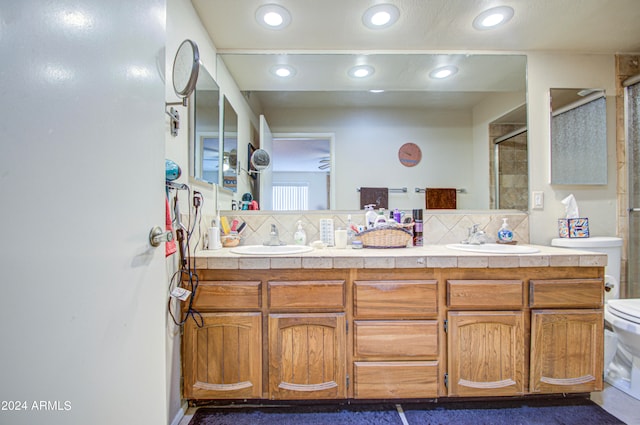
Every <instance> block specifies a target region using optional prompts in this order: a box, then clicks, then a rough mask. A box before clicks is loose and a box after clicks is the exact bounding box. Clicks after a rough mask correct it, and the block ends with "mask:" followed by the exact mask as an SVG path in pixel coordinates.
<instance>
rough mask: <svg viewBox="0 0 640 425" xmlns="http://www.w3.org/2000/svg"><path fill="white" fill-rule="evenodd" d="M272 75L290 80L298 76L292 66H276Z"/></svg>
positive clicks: (272, 69)
mask: <svg viewBox="0 0 640 425" xmlns="http://www.w3.org/2000/svg"><path fill="white" fill-rule="evenodd" d="M271 73H272V74H273V75H275V76H276V77H280V78H288V77H293V76H294V75H295V74H296V69H295V68H294V67H292V66H290V65H274V66H273V67H271Z"/></svg>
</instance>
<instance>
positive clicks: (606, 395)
mask: <svg viewBox="0 0 640 425" xmlns="http://www.w3.org/2000/svg"><path fill="white" fill-rule="evenodd" d="M591 400H593V401H594V402H596V403H598V404H599V405H600V406H602V408H603V409H605V410H606V411H607V412H609V413H611V414H612V415H614V416H615V417H617V418H618V419H620V420H621V421H623V422H625V423H626V424H627V425H640V400H636V399H635V398H633V397H631V396H629V395H627V394H626V393H624V392H622V391H620V390H618V389H617V388H615V387H612V386H610V385H609V384H605V388H604V391H602V392H598V393H592V394H591ZM195 411H196V408H194V407H190V408H189V409H188V410H187V413H186V414H185V416H184V418H182V420H181V421H180V424H179V425H189V421H190V420H191V418H192V416H193V414H194V413H195Z"/></svg>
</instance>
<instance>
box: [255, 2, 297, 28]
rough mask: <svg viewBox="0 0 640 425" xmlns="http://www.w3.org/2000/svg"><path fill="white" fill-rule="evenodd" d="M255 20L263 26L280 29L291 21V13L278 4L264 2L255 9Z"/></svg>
mask: <svg viewBox="0 0 640 425" xmlns="http://www.w3.org/2000/svg"><path fill="white" fill-rule="evenodd" d="M256 21H258V23H259V24H260V25H262V26H263V27H265V28H269V29H272V30H280V29H282V28H284V27H286V26H287V25H289V24H290V23H291V14H290V13H289V11H288V10H287V9H285V8H284V7H282V6H280V5H279V4H265V5H262V6H260V7H259V8H258V10H256Z"/></svg>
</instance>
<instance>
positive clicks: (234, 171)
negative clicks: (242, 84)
mask: <svg viewBox="0 0 640 425" xmlns="http://www.w3.org/2000/svg"><path fill="white" fill-rule="evenodd" d="M223 105H224V106H223V108H224V109H223V119H222V123H223V124H222V134H223V135H224V137H223V139H222V140H223V143H222V155H223V159H222V187H223V188H225V189H228V190H230V191H232V192H236V191H237V190H238V114H237V113H236V110H235V109H233V105H231V103H230V102H229V99H227V97H226V96H224V102H223Z"/></svg>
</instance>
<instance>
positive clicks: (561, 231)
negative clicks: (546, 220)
mask: <svg viewBox="0 0 640 425" xmlns="http://www.w3.org/2000/svg"><path fill="white" fill-rule="evenodd" d="M558 236H560V237H561V238H588V237H589V219H588V218H560V219H558Z"/></svg>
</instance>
